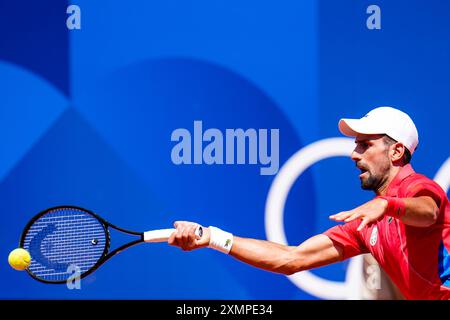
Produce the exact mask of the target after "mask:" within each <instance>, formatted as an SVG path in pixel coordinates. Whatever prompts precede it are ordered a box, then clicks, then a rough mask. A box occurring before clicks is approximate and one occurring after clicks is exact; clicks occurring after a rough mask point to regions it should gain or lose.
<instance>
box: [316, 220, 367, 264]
mask: <svg viewBox="0 0 450 320" xmlns="http://www.w3.org/2000/svg"><path fill="white" fill-rule="evenodd" d="M359 223H361V221H359V220H354V221H352V222H349V223H346V224H342V225H337V226H334V227H332V228H330V229H328V230H327V231H325V232H324V233H323V234H324V235H326V236H327V237H328V238H330V239H331V241H333V242H334V243H335V244H337V245H338V246H339V247H341V248H342V250H343V254H344V257H343V259H344V260H345V259H348V258H351V257H354V256H357V255H359V254H363V253H368V252H369V251H368V250H367V248H366V246H365V245H364V242H363V241H362V239H361V234H360V233H359V232H358V231H356V229H357V228H358V226H359Z"/></svg>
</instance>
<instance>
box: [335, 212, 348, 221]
mask: <svg viewBox="0 0 450 320" xmlns="http://www.w3.org/2000/svg"><path fill="white" fill-rule="evenodd" d="M352 214H353V211H343V212H340V213H338V214H334V215H331V216H330V219H331V220H334V221H343V220H345V219H347V218H348V217H350V216H351V215H352Z"/></svg>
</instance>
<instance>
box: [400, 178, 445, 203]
mask: <svg viewBox="0 0 450 320" xmlns="http://www.w3.org/2000/svg"><path fill="white" fill-rule="evenodd" d="M399 196H401V197H419V196H431V197H432V198H433V199H435V200H436V202H438V203H440V202H441V201H442V200H444V199H445V198H446V197H447V195H446V193H445V191H444V190H443V189H442V188H441V186H440V185H439V184H437V183H436V182H435V181H433V180H431V179H430V178H428V177H427V176H425V175H423V174H420V173H413V174H412V175H410V176H408V177H407V178H405V179H404V180H403V181H402V182H401V184H400V188H399Z"/></svg>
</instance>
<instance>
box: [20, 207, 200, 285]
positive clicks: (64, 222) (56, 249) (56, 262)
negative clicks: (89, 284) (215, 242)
mask: <svg viewBox="0 0 450 320" xmlns="http://www.w3.org/2000/svg"><path fill="white" fill-rule="evenodd" d="M111 228H113V229H115V230H117V231H120V232H123V233H126V234H130V235H133V236H136V237H137V239H136V240H134V241H131V242H128V243H126V244H123V245H122V246H120V247H118V248H116V249H114V250H112V251H110V242H111V235H110V229H111ZM174 231H175V229H159V230H151V231H147V232H135V231H130V230H125V229H122V228H119V227H117V226H115V225H113V224H111V223H109V222H108V221H106V220H105V219H103V218H101V217H100V216H98V215H97V214H95V213H93V212H91V211H89V210H86V209H83V208H80V207H76V206H58V207H53V208H49V209H46V210H44V211H42V212H40V213H39V214H37V215H36V216H34V217H33V218H32V219H31V220H30V222H28V224H27V225H26V227H25V229H24V231H23V233H22V236H21V238H20V247H21V248H24V249H25V250H27V251H28V252H29V253H30V255H31V263H30V265H29V266H28V268H27V272H28V274H30V276H31V277H33V278H34V279H36V280H38V281H41V282H44V283H66V282H67V280H69V278H71V277H73V270H75V269H74V268H76V270H77V273H78V274H77V275H78V276H79V278H80V279H81V278H84V277H86V276H87V275H89V274H91V273H92V272H94V271H95V270H96V269H97V268H98V267H100V266H101V265H102V264H103V263H105V262H106V261H108V260H109V259H110V258H112V257H113V256H115V255H116V254H118V253H119V252H121V251H123V250H124V249H127V248H129V247H131V246H134V245H137V244H139V243H142V242H166V241H167V240H168V239H169V237H170V235H171V234H172V233H173V232H174ZM196 234H197V235H198V236H199V237H201V236H202V235H203V230H202V228H201V227H198V228H197V230H196Z"/></svg>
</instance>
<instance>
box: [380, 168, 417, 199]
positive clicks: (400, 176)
mask: <svg viewBox="0 0 450 320" xmlns="http://www.w3.org/2000/svg"><path fill="white" fill-rule="evenodd" d="M414 173H415V171H414V169H413V167H412V166H411V164H409V163H408V164H407V165H406V166H404V167H402V168H401V169H400V171H399V172H398V173H397V175H396V176H395V178H394V179H393V180H392V181H391V183H390V184H389V186H388V188H387V190H386V196H388V197H395V196H397V191H398V189H399V187H400V184H401V182H402V181H403V180H405V179H406V178H407V177H409V176H410V175H412V174H414Z"/></svg>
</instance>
